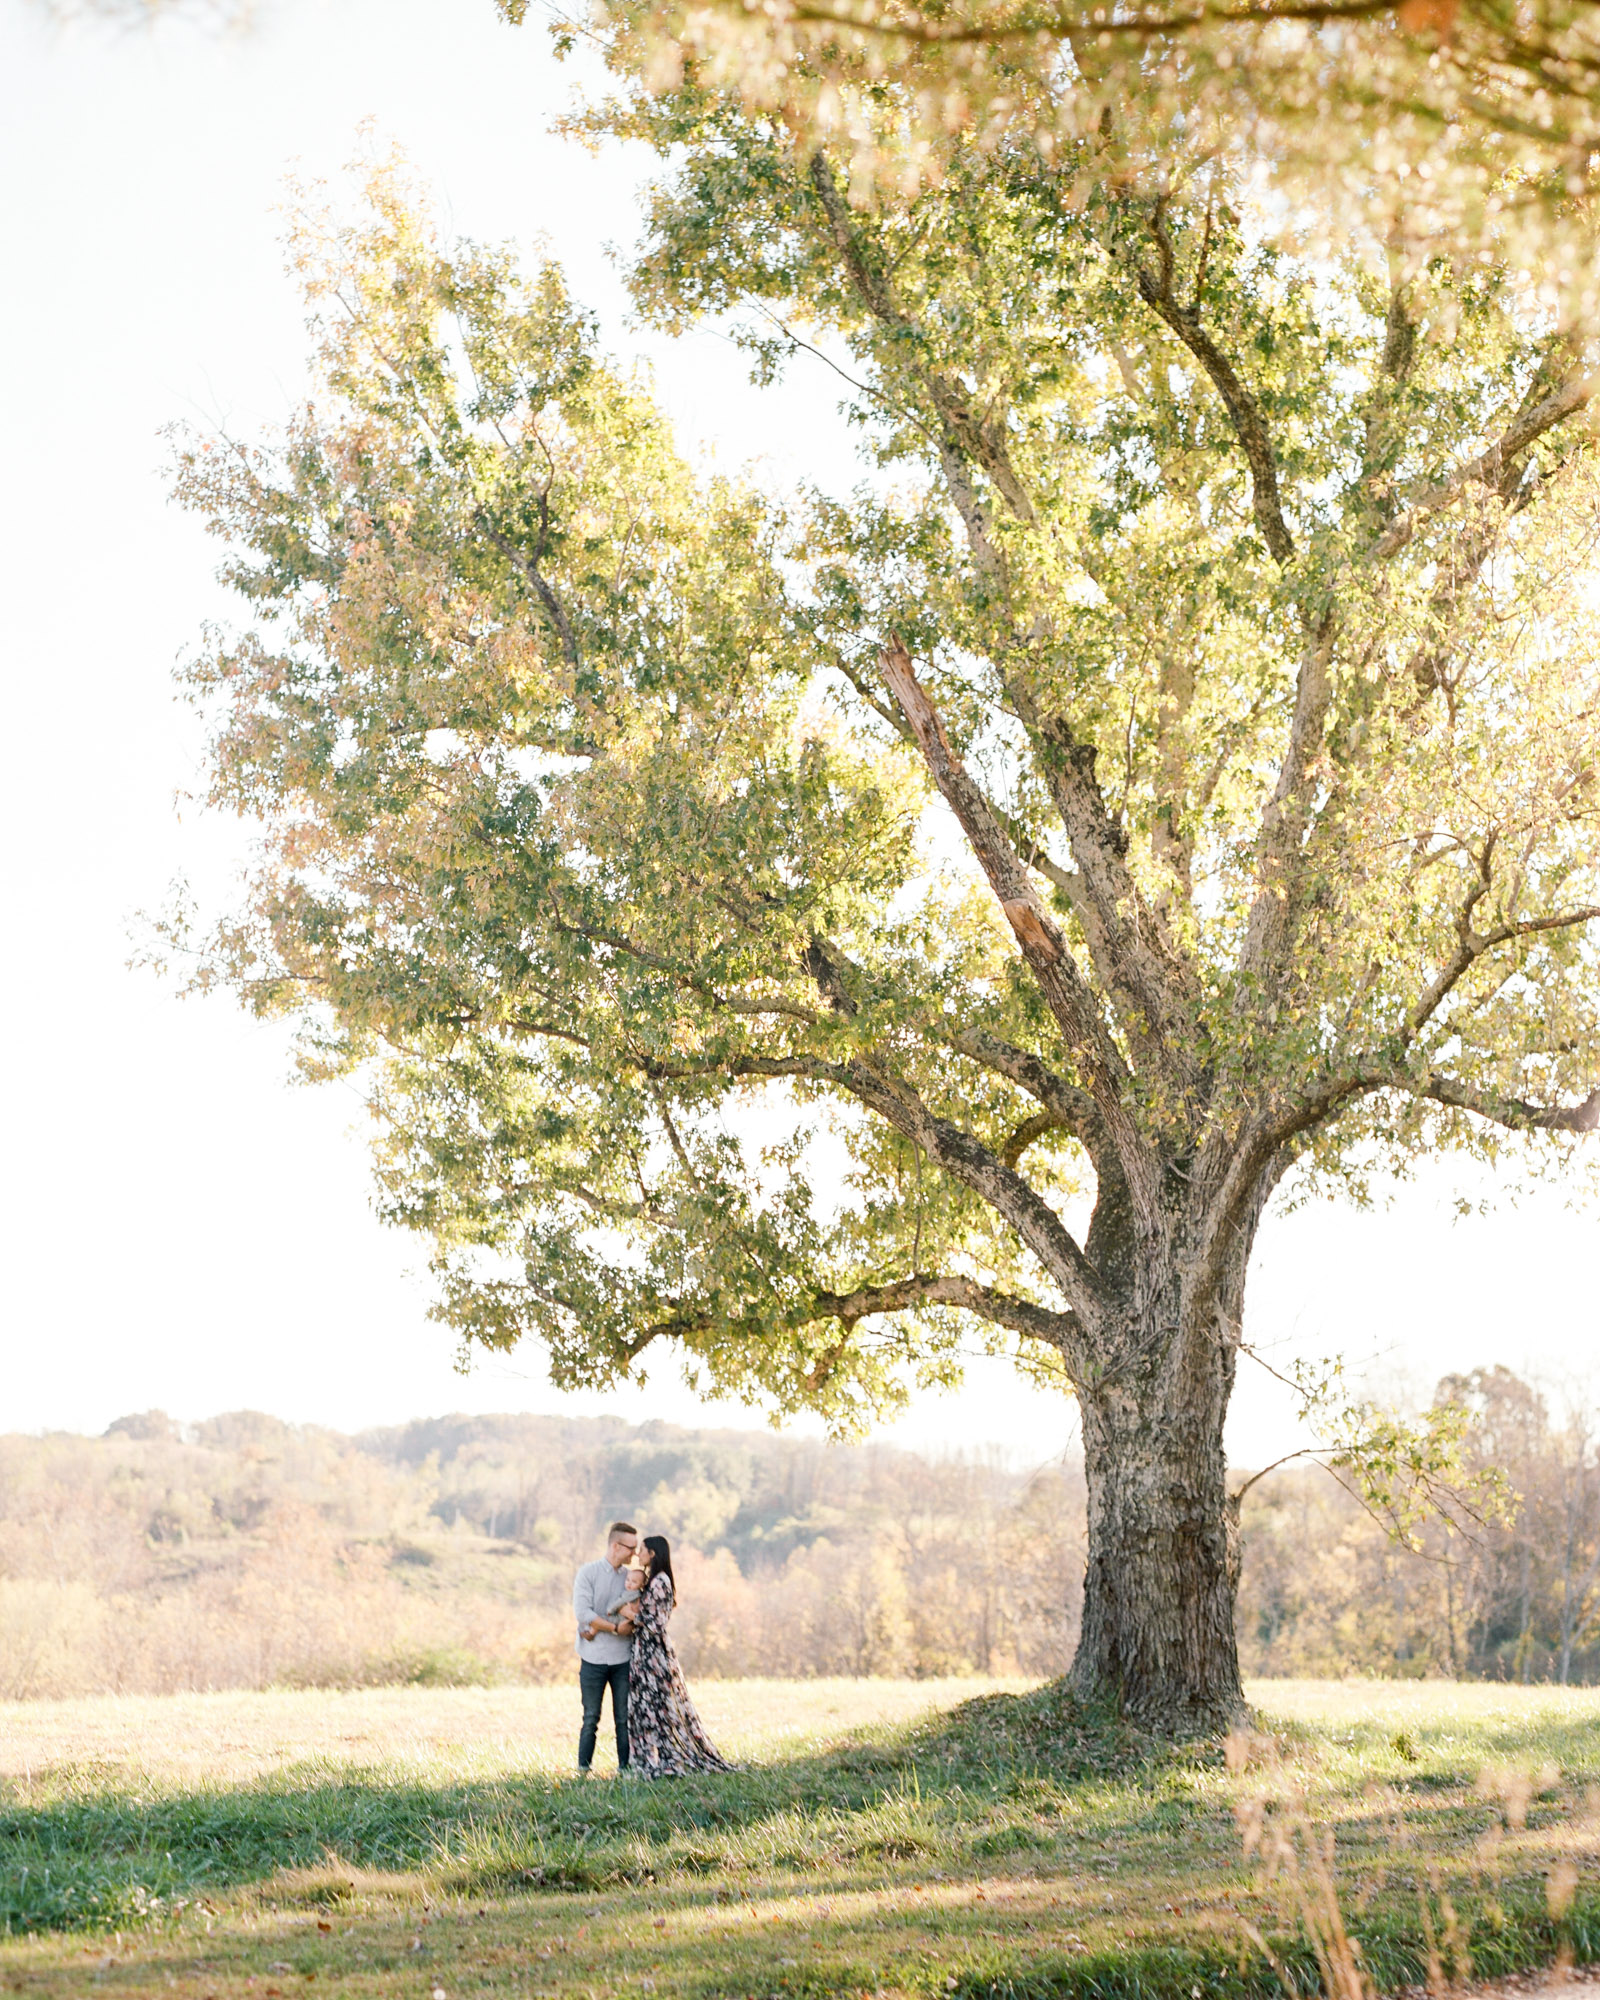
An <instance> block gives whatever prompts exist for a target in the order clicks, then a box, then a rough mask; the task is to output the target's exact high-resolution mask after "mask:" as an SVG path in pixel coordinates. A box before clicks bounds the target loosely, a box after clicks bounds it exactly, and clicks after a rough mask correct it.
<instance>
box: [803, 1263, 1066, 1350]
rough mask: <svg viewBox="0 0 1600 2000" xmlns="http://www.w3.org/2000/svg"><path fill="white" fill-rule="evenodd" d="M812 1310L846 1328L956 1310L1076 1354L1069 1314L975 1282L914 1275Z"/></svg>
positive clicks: (818, 1301) (831, 1297) (827, 1298)
mask: <svg viewBox="0 0 1600 2000" xmlns="http://www.w3.org/2000/svg"><path fill="white" fill-rule="evenodd" d="M812 1305H813V1311H814V1313H815V1316H816V1317H817V1318H819V1319H823V1318H826V1319H838V1320H842V1321H843V1322H844V1324H845V1325H846V1326H854V1325H855V1324H856V1322H857V1320H862V1319H867V1318H870V1317H871V1316H872V1315H873V1314H874V1313H893V1312H905V1311H906V1310H907V1309H908V1308H912V1307H915V1306H960V1307H962V1308H963V1309H964V1310H965V1311H967V1312H970V1313H976V1314H977V1316H978V1317H979V1318H980V1319H986V1320H988V1321H989V1322H990V1323H991V1324H992V1325H995V1326H1003V1327H1007V1328H1009V1329H1010V1330H1011V1332H1013V1333H1022V1334H1027V1335H1028V1336H1029V1337H1030V1338H1032V1339H1034V1340H1043V1341H1047V1342H1048V1343H1049V1344H1050V1346H1052V1347H1054V1348H1058V1349H1060V1350H1061V1351H1062V1352H1063V1353H1065V1352H1066V1351H1068V1349H1071V1350H1072V1351H1074V1352H1076V1351H1077V1350H1078V1348H1079V1345H1080V1341H1081V1328H1080V1327H1079V1325H1078V1321H1077V1318H1076V1316H1075V1315H1074V1314H1072V1313H1058V1312H1051V1311H1050V1310H1049V1308H1048V1307H1046V1306H1037V1305H1034V1304H1032V1303H1031V1302H1030V1301H1029V1300H1027V1299H1018V1298H1012V1297H1011V1296H1010V1295H1009V1294H1008V1293H1005V1292H997V1291H995V1290H993V1289H992V1288H991V1287H990V1286H988V1285H980V1284H979V1283H978V1282H977V1280H976V1279H975V1278H963V1277H959V1276H934V1275H931V1274H928V1273H923V1272H918V1273H917V1274H916V1275H915V1276H913V1277H909V1278H900V1279H897V1280H896V1281H895V1282H894V1283H892V1284H887V1285H864V1286H862V1287H860V1288H859V1289H858V1290H856V1291H853V1292H844V1293H833V1292H819V1293H818V1294H817V1295H816V1298H815V1299H814V1300H813V1302H812Z"/></svg>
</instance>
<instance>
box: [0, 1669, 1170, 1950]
mask: <svg viewBox="0 0 1600 2000" xmlns="http://www.w3.org/2000/svg"><path fill="white" fill-rule="evenodd" d="M1185 1754H1186V1755H1187V1756H1188V1759H1189V1761H1190V1762H1191V1763H1192V1761H1193V1756H1194V1753H1193V1752H1189V1753H1174V1752H1172V1751H1170V1750H1166V1749H1163V1748H1162V1747H1160V1746H1158V1745H1156V1744H1154V1743H1153V1742H1151V1741H1150V1739H1147V1738H1144V1737H1141V1736H1139V1735H1138V1734H1137V1733H1136V1732H1134V1731H1131V1730H1129V1729H1128V1728H1126V1727H1125V1726H1124V1725H1122V1724H1120V1723H1118V1722H1116V1721H1115V1719H1113V1718H1111V1717H1108V1716H1104V1715H1096V1714H1092V1713H1086V1712H1085V1711H1082V1710H1080V1709H1079V1708H1077V1707H1076V1706H1075V1705H1074V1704H1073V1703H1072V1702H1071V1701H1070V1699H1068V1698H1066V1697H1065V1696H1063V1695H1062V1694H1061V1693H1060V1691H1059V1690H1058V1689H1053V1688H1047V1689H1043V1690H1039V1691H1038V1692H1037V1693H1035V1694H1031V1695H1027V1696H1022V1697H1010V1696H991V1697H986V1698H984V1699H980V1700H977V1701H972V1702H968V1703H965V1704H964V1705H963V1706H962V1707H961V1708H959V1709H957V1710H955V1711H953V1712H952V1713H951V1714H948V1715H944V1716H940V1717H937V1718H935V1719H934V1720H932V1721H930V1722H926V1723H923V1724H921V1725H912V1726H909V1727H905V1728H901V1729H899V1730H885V1729H882V1728H879V1729H877V1730H874V1731H860V1732H857V1733H855V1734H854V1735H853V1736H850V1737H847V1738H845V1739H844V1740H843V1741H842V1742H840V1743H839V1744H838V1745H836V1746H835V1747H833V1748H831V1749H829V1750H828V1751H826V1752H824V1753H821V1754H812V1755H800V1756H795V1757H791V1758H787V1759H778V1760H775V1761H773V1762H771V1763H768V1764H765V1765H762V1766H758V1767H754V1768H751V1769H747V1770H743V1771H739V1772H736V1773H734V1774H732V1775H730V1776H716V1777H705V1778H696V1779H677V1780H672V1781H669V1782H659V1783H655V1784H644V1783H638V1782H625V1781H621V1780H615V1779H613V1780H610V1781H599V1782H597V1781H591V1782H589V1783H587V1784H579V1783H577V1782H575V1781H573V1780H570V1779H567V1780H563V1779H559V1778H552V1777H548V1776H545V1775H543V1774H530V1775H528V1776H526V1777H516V1776H507V1777H501V1778H497V1779H493V1780H479V1781H457V1782H427V1781H419V1780H418V1779H417V1777H416V1775H415V1773H414V1772H407V1773H401V1772H397V1771H394V1770H390V1769H384V1768H381V1767H379V1768H372V1769H354V1768H351V1767H349V1766H332V1767H330V1766H329V1765H327V1764H304V1765H299V1766H295V1767H291V1768H288V1769H286V1770H284V1771H281V1772H277V1773H274V1774H272V1775H271V1776H269V1777H266V1778H262V1779H258V1780H257V1781H255V1782H254V1783H252V1784H248V1785H244V1786H231V1787H227V1788H211V1789H195V1790H188V1791H182V1792H163V1791H160V1790H155V1789H150V1788H145V1787H141V1788H138V1789H129V1788H127V1787H126V1786H125V1785H124V1787H123V1788H121V1789H110V1788H108V1787H107V1786H106V1785H105V1783H104V1780H103V1778H99V1777H97V1775H96V1774H95V1773H93V1772H83V1773H75V1772H72V1771H63V1772H60V1773H57V1774H56V1776H55V1782H54V1784H53V1786H52V1785H50V1784H48V1782H47V1784H46V1788H45V1789H46V1795H45V1796H44V1797H42V1798H41V1797H39V1796H38V1793H39V1787H38V1786H35V1788H34V1791H33V1794H32V1795H31V1796H30V1798H29V1799H28V1800H26V1801H17V1800H13V1801H11V1802H4V1801H0V1851H3V1852H4V1853H5V1854H6V1857H7V1866H6V1867H5V1868H4V1870H3V1871H0V1929H3V1930H4V1931H5V1932H7V1933H8V1934H13V1935H14V1934H15V1933H17V1932H18V1931H37V1930H55V1929H72V1928H79V1927H103V1926H108V1925H117V1924H128V1923H132V1922H135V1921H138V1920H140V1919H149V1918H151V1917H154V1916H159V1915H160V1914H161V1913H162V1912H163V1911H170V1910H171V1909H172V1908H173V1907H174V1906H181V1905H182V1904H183V1903H185V1902H191V1901H194V1900H197V1899H202V1898H205V1897H207V1896H212V1897H215V1896H218V1895H221V1894H233V1893H235V1892H237V1891H238V1890H240V1889H241V1888H245V1887H248V1886H251V1885H260V1884H263V1883H266V1882H268V1881H270V1880H271V1879H273V1878H276V1877H281V1876H283V1875H284V1873H285V1871H290V1872H291V1873H292V1872H294V1871H299V1872H300V1873H301V1874H302V1875H304V1876H306V1877H307V1886H306V1889H305V1894H306V1895H307V1896H308V1897H309V1896H312V1895H313V1893H316V1894H321V1895H322V1896H324V1897H325V1898H337V1896H338V1894H339V1893H340V1892H339V1888H338V1884H339V1881H340V1879H341V1875H340V1870H341V1867H342V1868H343V1869H344V1870H346V1871H363V1872H366V1873H369V1874H370V1873H371V1872H373V1871H377V1872H380V1873H382V1874H385V1875H387V1876H390V1877H400V1876H406V1877H414V1878H416V1883H417V1890H418V1892H419V1893H423V1892H427V1891H429V1890H431V1891H433V1892H435V1893H443V1894H449V1893H457V1894H462V1895H468V1896H470V1895H475V1894H505V1893H514V1892H516V1891H519V1890H561V1889H568V1890H599V1889H607V1888H613V1887H618V1886H621V1885H625V1884H641V1883H649V1882H653V1881H656V1880H658V1879H666V1878H668V1877H677V1878H688V1879H690V1880H693V1879H694V1878H696V1877H705V1876H710V1875H714V1874H715V1875H721V1874H731V1875H732V1876H734V1877H735V1878H738V1877H743V1878H745V1879H758V1878H760V1877H762V1876H765V1875H769V1874H800V1875H814V1874H815V1873H816V1872H818V1871H819V1870H838V1869H841V1868H852V1867H855V1868H859V1867H862V1866H869V1865H873V1864H878V1865H892V1864H896V1863H907V1862H913V1861H918V1860H922V1859H926V1858H928V1857H932V1856H938V1857H940V1858H941V1859H943V1860H944V1861H946V1862H948V1863H953V1864H957V1865H959V1864H961V1863H963V1862H966V1861H981V1860H984V1859H986V1858H993V1857H996V1856H1002V1855H1007V1854H1012V1855H1015V1854H1021V1853H1024V1852H1026V1851H1028V1850H1030V1849H1038V1850H1043V1851H1048V1850H1049V1849H1050V1848H1051V1847H1052V1846H1053V1844H1054V1830H1053V1822H1054V1820H1055V1819H1057V1818H1058V1817H1059V1813H1060V1811H1061V1809H1062V1807H1063V1806H1064V1805H1065V1804H1066V1803H1067V1795H1068V1793H1069V1792H1071V1791H1072V1790H1073V1788H1075V1787H1081V1786H1082V1785H1084V1784H1085V1783H1093V1784H1094V1785H1096V1786H1097V1787H1099V1788H1102V1789H1105V1788H1109V1789H1110V1790H1111V1791H1112V1792H1116V1791H1119V1790H1120V1791H1129V1788H1130V1787H1131V1788H1132V1791H1133V1792H1137V1790H1138V1787H1139V1781H1140V1780H1141V1779H1144V1780H1146V1781H1147V1780H1148V1779H1149V1777H1150V1776H1152V1775H1153V1774H1154V1773H1155V1772H1157V1771H1158V1770H1159V1769H1161V1768H1162V1767H1163V1766H1164V1765H1167V1764H1170V1763H1171V1762H1172V1761H1173V1759H1174V1757H1175V1756H1178V1757H1180V1758H1181V1757H1182V1756H1183V1755H1185ZM1106 1803H1107V1805H1110V1804H1112V1801H1111V1800H1110V1799H1109V1798H1108V1799H1107V1800H1106ZM1128 1803H1129V1805H1130V1806H1131V1805H1132V1804H1133V1798H1132V1795H1131V1793H1130V1796H1129V1800H1128ZM308 1871H309V1873H308ZM313 1876H314V1878H315V1881H316V1882H318V1883H320V1884H321V1885H322V1887H321V1888H320V1890H316V1891H315V1892H314V1891H313V1889H312V1887H311V1878H312V1877H313ZM277 1899H278V1900H281V1897H278V1898H277Z"/></svg>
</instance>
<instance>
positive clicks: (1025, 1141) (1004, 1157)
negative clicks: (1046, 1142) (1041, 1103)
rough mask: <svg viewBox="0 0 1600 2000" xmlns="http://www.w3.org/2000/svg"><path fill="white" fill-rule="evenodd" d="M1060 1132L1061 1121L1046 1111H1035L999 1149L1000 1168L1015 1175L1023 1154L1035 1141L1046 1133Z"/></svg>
mask: <svg viewBox="0 0 1600 2000" xmlns="http://www.w3.org/2000/svg"><path fill="white" fill-rule="evenodd" d="M1060 1130H1061V1120H1060V1119H1059V1118H1055V1117H1052V1116H1051V1114H1050V1113H1049V1112H1048V1111H1036V1112H1035V1113H1034V1114H1033V1116H1032V1117H1031V1118H1024V1119H1023V1121H1022V1123H1021V1124H1020V1125H1019V1126H1018V1127H1017V1129H1016V1130H1015V1131H1014V1132H1013V1133H1012V1134H1011V1136H1010V1137H1009V1138H1008V1139H1007V1140H1006V1142H1005V1144H1004V1145H1003V1146H1002V1147H1001V1148H1000V1164H1001V1166H1003V1167H1009V1168H1010V1169H1011V1171H1012V1172H1013V1173H1015V1172H1016V1170H1017V1165H1018V1163H1019V1161H1020V1160H1021V1158H1022V1156H1023V1154H1024V1153H1025V1152H1026V1151H1027V1150H1028V1148H1029V1147H1030V1146H1031V1145H1032V1144H1033V1142H1034V1140H1035V1139H1042V1138H1043V1137H1044V1135H1045V1134H1046V1132H1059V1131H1060Z"/></svg>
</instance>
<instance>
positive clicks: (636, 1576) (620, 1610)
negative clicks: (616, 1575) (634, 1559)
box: [583, 1563, 644, 1639]
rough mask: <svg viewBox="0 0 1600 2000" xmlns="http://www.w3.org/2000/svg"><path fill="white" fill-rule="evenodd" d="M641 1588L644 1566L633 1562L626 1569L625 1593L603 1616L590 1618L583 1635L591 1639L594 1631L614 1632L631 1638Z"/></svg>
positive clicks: (623, 1637)
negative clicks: (626, 1586) (619, 1601)
mask: <svg viewBox="0 0 1600 2000" xmlns="http://www.w3.org/2000/svg"><path fill="white" fill-rule="evenodd" d="M643 1589H644V1566H643V1565H642V1564H640V1563H635V1564H633V1565H631V1566H630V1568H629V1570H628V1592H627V1595H626V1596H625V1597H624V1598H623V1600H622V1602H621V1603H620V1604H618V1605H615V1606H614V1607H613V1608H612V1610H611V1611H609V1612H608V1613H607V1614H606V1616H605V1617H604V1618H591V1619H590V1620H589V1622H588V1624H587V1625H586V1626H585V1627H584V1631H583V1636H584V1637H585V1638H586V1639H592V1638H593V1637H594V1635H595V1634H596V1632H615V1633H616V1635H617V1637H618V1638H619V1639H631V1638H632V1637H633V1622H634V1620H635V1619H636V1618H637V1617H638V1615H639V1593H640V1591H641V1590H643Z"/></svg>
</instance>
